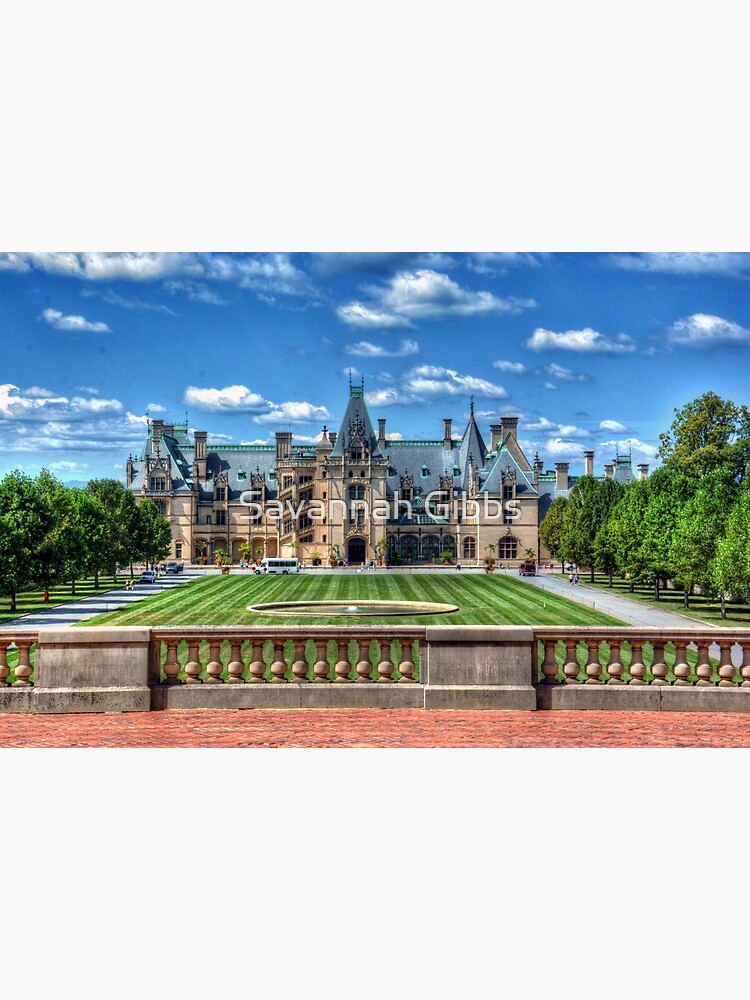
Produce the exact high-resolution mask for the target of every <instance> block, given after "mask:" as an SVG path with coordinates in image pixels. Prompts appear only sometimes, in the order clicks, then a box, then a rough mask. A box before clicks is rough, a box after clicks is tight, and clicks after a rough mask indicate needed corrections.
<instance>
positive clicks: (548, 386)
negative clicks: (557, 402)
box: [542, 382, 557, 392]
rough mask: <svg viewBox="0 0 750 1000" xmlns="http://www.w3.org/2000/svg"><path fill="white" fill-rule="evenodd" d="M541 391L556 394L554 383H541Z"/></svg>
mask: <svg viewBox="0 0 750 1000" xmlns="http://www.w3.org/2000/svg"><path fill="white" fill-rule="evenodd" d="M542 389H549V390H550V391H552V392H557V386H556V385H555V383H554V382H542Z"/></svg>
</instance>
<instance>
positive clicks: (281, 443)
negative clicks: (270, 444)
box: [276, 431, 292, 462]
mask: <svg viewBox="0 0 750 1000" xmlns="http://www.w3.org/2000/svg"><path fill="white" fill-rule="evenodd" d="M291 450H292V432H291V431H276V461H277V462H278V461H280V460H281V459H282V458H287V457H288V455H289V452H290V451H291Z"/></svg>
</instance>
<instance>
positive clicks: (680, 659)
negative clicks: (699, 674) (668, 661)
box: [672, 640, 692, 687]
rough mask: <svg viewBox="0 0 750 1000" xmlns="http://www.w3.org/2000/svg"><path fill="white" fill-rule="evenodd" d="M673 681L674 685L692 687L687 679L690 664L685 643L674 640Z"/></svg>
mask: <svg viewBox="0 0 750 1000" xmlns="http://www.w3.org/2000/svg"><path fill="white" fill-rule="evenodd" d="M672 669H673V671H674V682H675V686H676V687H685V686H687V687H692V684H691V683H690V681H689V680H688V677H689V676H690V664H689V663H688V661H687V643H686V642H684V641H682V640H680V641H678V640H675V644H674V667H673V668H672Z"/></svg>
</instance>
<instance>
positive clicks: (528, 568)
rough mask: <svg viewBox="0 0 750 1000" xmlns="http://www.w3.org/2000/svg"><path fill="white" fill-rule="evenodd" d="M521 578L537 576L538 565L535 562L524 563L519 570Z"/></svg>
mask: <svg viewBox="0 0 750 1000" xmlns="http://www.w3.org/2000/svg"><path fill="white" fill-rule="evenodd" d="M518 573H519V576H536V563H535V562H530V561H528V560H527V561H526V562H522V563H521V565H520V567H519V569H518Z"/></svg>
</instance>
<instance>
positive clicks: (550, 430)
mask: <svg viewBox="0 0 750 1000" xmlns="http://www.w3.org/2000/svg"><path fill="white" fill-rule="evenodd" d="M559 427H560V425H559V424H556V423H553V421H551V420H548V419H547V418H546V417H537V418H536V420H532V421H531V422H530V423H524V425H523V429H524V431H544V432H545V433H546V434H557V433H558V428H559Z"/></svg>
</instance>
